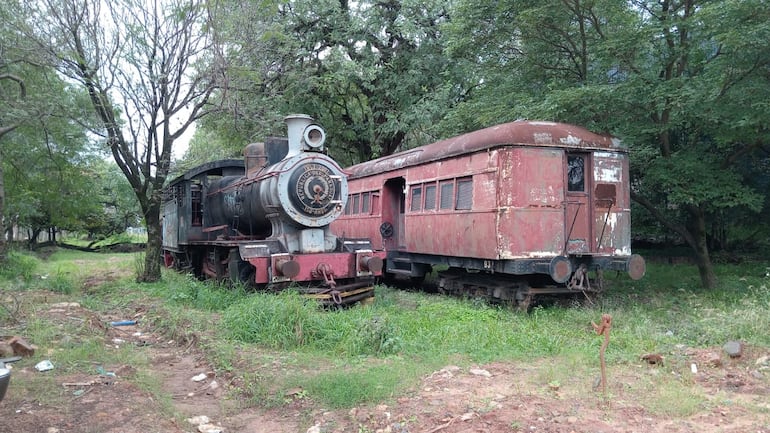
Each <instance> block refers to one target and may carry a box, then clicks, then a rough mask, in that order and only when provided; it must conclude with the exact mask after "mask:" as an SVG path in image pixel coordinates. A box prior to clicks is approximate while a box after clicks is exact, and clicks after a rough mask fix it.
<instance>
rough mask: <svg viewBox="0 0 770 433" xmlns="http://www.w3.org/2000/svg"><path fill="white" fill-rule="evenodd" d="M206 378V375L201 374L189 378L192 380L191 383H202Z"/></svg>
mask: <svg viewBox="0 0 770 433" xmlns="http://www.w3.org/2000/svg"><path fill="white" fill-rule="evenodd" d="M207 377H208V375H207V374H206V373H201V374H196V375H195V376H193V377H192V378H190V380H192V381H193V382H203V381H204V380H206V378H207Z"/></svg>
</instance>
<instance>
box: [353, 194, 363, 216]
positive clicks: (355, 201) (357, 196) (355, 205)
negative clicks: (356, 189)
mask: <svg viewBox="0 0 770 433" xmlns="http://www.w3.org/2000/svg"><path fill="white" fill-rule="evenodd" d="M360 202H361V194H355V195H353V208H352V209H351V210H350V212H351V213H354V214H357V213H358V209H359V207H358V204H359V203H360Z"/></svg>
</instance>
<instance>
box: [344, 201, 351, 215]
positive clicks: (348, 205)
mask: <svg viewBox="0 0 770 433" xmlns="http://www.w3.org/2000/svg"><path fill="white" fill-rule="evenodd" d="M345 215H350V199H348V201H347V202H346V203H345Z"/></svg>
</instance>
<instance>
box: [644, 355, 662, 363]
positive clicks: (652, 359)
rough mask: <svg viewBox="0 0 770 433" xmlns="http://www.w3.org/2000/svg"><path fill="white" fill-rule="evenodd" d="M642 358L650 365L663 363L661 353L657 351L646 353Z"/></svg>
mask: <svg viewBox="0 0 770 433" xmlns="http://www.w3.org/2000/svg"><path fill="white" fill-rule="evenodd" d="M642 360H643V361H647V363H648V364H650V365H663V355H661V354H659V353H648V354H646V355H642Z"/></svg>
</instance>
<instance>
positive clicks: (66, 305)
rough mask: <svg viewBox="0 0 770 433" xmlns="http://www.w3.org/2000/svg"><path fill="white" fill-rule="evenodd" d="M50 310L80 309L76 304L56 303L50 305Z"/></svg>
mask: <svg viewBox="0 0 770 433" xmlns="http://www.w3.org/2000/svg"><path fill="white" fill-rule="evenodd" d="M51 308H80V304H78V303H77V302H58V303H56V304H51Z"/></svg>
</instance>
